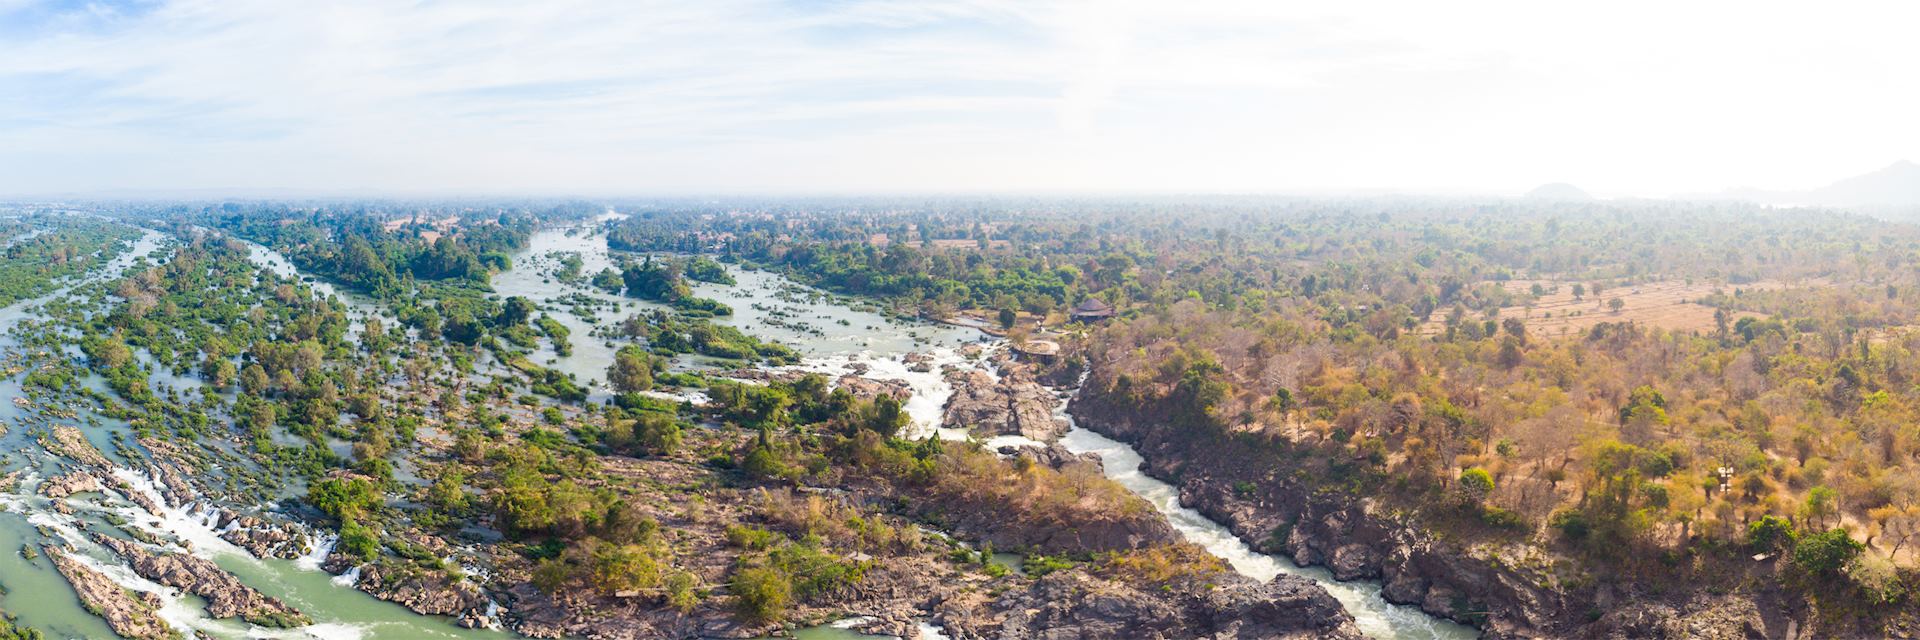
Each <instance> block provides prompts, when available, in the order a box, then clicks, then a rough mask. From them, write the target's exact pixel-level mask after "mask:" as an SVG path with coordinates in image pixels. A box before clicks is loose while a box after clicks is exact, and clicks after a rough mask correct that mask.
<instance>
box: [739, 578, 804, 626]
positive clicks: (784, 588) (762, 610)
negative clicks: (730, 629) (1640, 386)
mask: <svg viewBox="0 0 1920 640" xmlns="http://www.w3.org/2000/svg"><path fill="white" fill-rule="evenodd" d="M733 595H734V596H735V597H737V598H738V599H739V600H738V602H737V604H736V606H737V607H738V611H739V613H740V616H741V617H743V618H746V619H747V620H749V621H752V622H778V621H779V620H780V618H781V617H782V616H785V615H786V613H787V605H788V604H789V603H790V602H791V601H792V600H793V581H791V580H788V579H787V576H786V575H785V574H782V573H780V572H779V571H775V570H773V569H769V568H766V567H748V568H745V569H741V570H739V571H737V572H734V574H733Z"/></svg>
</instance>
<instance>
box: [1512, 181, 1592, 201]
mask: <svg viewBox="0 0 1920 640" xmlns="http://www.w3.org/2000/svg"><path fill="white" fill-rule="evenodd" d="M1524 197H1525V198H1526V199H1528V200H1554V201H1559V202H1567V201H1586V200H1592V199H1593V195H1591V194H1589V193H1587V192H1586V191H1585V190H1582V189H1581V188H1580V187H1576V186H1573V185H1570V184H1567V183H1565V182H1554V183H1551V184H1543V185H1540V186H1538V187H1534V188H1533V190H1532V191H1528V192H1527V195H1526V196H1524Z"/></svg>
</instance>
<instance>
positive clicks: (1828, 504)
mask: <svg viewBox="0 0 1920 640" xmlns="http://www.w3.org/2000/svg"><path fill="white" fill-rule="evenodd" d="M1839 503H1840V493H1839V492H1837V491H1834V490H1833V489H1831V488H1829V487H1827V486H1825V485H1822V486H1818V487H1814V488H1813V489H1811V490H1808V491H1807V501H1806V502H1805V503H1804V504H1802V505H1800V517H1801V518H1804V519H1806V520H1807V521H1809V522H1812V523H1814V526H1817V527H1821V528H1825V527H1826V526H1827V518H1829V517H1831V516H1833V514H1834V513H1836V512H1837V511H1838V510H1839V508H1840V504H1839Z"/></svg>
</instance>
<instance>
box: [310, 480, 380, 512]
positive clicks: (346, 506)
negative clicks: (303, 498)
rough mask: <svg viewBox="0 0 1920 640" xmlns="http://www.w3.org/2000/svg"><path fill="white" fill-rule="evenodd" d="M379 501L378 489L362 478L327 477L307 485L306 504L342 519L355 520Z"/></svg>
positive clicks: (378, 503)
mask: <svg viewBox="0 0 1920 640" xmlns="http://www.w3.org/2000/svg"><path fill="white" fill-rule="evenodd" d="M380 502H381V497H380V491H379V490H378V489H376V488H374V486H373V483H372V482H368V481H367V480H366V479H364V478H328V479H325V480H321V481H319V482H315V483H313V484H312V485H310V486H308V487H307V503H308V504H312V505H313V506H314V508H316V509H319V510H321V511H325V512H326V513H327V515H330V516H333V517H334V518H337V519H340V520H342V521H346V520H357V519H359V518H360V517H361V516H364V515H366V514H367V512H368V511H370V510H372V509H373V508H374V507H377V506H379V505H380Z"/></svg>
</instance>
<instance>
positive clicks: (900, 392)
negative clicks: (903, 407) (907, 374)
mask: <svg viewBox="0 0 1920 640" xmlns="http://www.w3.org/2000/svg"><path fill="white" fill-rule="evenodd" d="M833 384H834V386H835V387H837V388H840V389H846V390H847V392H848V393H851V394H853V397H855V398H859V399H861V400H872V399H874V398H878V397H880V396H883V395H885V396H893V399H895V400H899V401H901V402H906V401H907V398H911V397H913V387H912V386H910V385H908V384H907V381H905V380H893V379H887V380H875V379H872V378H863V377H860V376H858V375H853V374H848V375H844V376H840V379H839V380H835V381H834V383H833Z"/></svg>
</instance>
